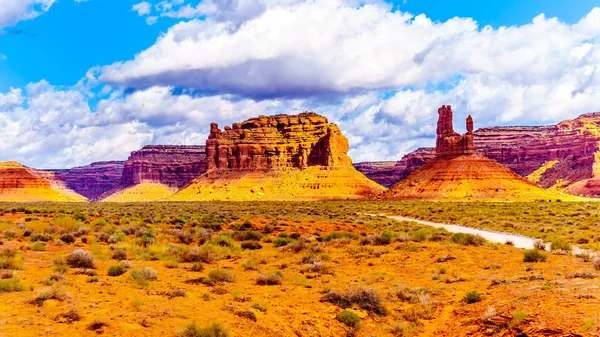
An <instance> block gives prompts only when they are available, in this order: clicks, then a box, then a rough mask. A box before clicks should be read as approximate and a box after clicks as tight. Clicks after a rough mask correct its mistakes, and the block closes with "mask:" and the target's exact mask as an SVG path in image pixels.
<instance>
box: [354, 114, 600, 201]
mask: <svg viewBox="0 0 600 337" xmlns="http://www.w3.org/2000/svg"><path fill="white" fill-rule="evenodd" d="M473 141H474V145H475V148H476V150H477V152H479V153H482V154H484V155H485V156H486V157H488V158H490V159H493V160H495V161H497V162H499V163H501V164H503V165H505V166H507V167H509V168H510V169H511V170H513V171H514V172H516V173H518V174H519V175H521V176H524V177H526V176H529V175H530V174H532V173H533V172H534V171H536V170H538V169H540V168H542V167H544V166H545V165H547V164H548V163H551V162H553V161H556V163H555V164H554V165H552V166H551V167H550V168H548V169H547V170H545V171H544V172H543V173H542V174H541V175H540V178H539V180H537V181H536V182H537V183H538V184H540V185H541V186H542V187H546V188H548V187H552V186H557V187H565V188H568V187H569V186H571V185H573V184H575V183H576V182H580V181H585V182H586V184H584V185H582V184H577V186H578V188H577V189H574V190H572V192H574V193H577V194H582V195H589V196H596V195H598V193H600V186H598V187H594V186H595V185H597V183H596V179H592V178H594V177H595V174H594V165H595V164H596V163H597V162H598V160H597V159H596V156H597V153H598V151H599V148H598V142H599V141H600V113H590V114H584V115H581V116H579V117H577V118H576V119H574V120H567V121H564V122H561V123H558V124H557V125H552V126H534V127H531V126H515V127H488V128H481V129H478V130H476V131H475V132H474V133H473ZM434 155H435V149H434V148H420V149H418V150H416V151H413V152H411V153H409V154H407V155H406V156H404V158H402V160H400V161H399V162H398V163H397V164H396V165H395V167H394V169H393V170H390V171H388V172H389V176H387V177H385V180H381V178H379V177H378V176H377V175H374V176H373V175H371V176H369V174H370V173H369V170H370V169H369V167H368V165H367V166H359V167H358V168H359V170H361V171H363V172H365V173H366V175H367V176H369V177H370V178H372V179H374V180H375V181H377V182H382V181H383V182H389V181H395V182H397V181H400V180H402V179H404V177H406V176H407V175H408V174H409V173H410V172H412V171H414V170H415V169H416V168H418V167H420V166H422V165H424V164H426V163H427V162H428V161H429V160H431V159H432V158H433V157H434ZM415 158H416V159H415ZM590 179H591V180H592V181H589V182H588V180H590ZM585 186H587V187H585Z"/></svg>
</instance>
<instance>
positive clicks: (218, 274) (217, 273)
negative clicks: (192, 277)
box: [208, 268, 235, 283]
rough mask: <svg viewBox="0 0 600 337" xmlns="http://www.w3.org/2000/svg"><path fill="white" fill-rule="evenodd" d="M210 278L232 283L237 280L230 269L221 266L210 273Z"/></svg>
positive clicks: (212, 280)
mask: <svg viewBox="0 0 600 337" xmlns="http://www.w3.org/2000/svg"><path fill="white" fill-rule="evenodd" d="M208 280H209V281H210V282H216V283H231V282H235V277H234V275H233V273H232V272H230V271H229V270H225V269H221V268H219V269H213V270H211V271H210V272H209V273H208Z"/></svg>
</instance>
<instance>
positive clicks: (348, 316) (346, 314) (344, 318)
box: [336, 310, 360, 328]
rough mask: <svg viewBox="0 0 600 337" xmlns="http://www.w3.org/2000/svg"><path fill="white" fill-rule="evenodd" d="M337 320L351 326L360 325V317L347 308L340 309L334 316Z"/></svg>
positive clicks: (356, 326)
mask: <svg viewBox="0 0 600 337" xmlns="http://www.w3.org/2000/svg"><path fill="white" fill-rule="evenodd" d="M336 318H337V320H338V321H340V322H342V323H344V324H346V325H347V326H349V327H351V328H358V327H360V317H359V316H358V315H357V314H355V313H353V312H352V311H349V310H342V311H340V313H338V314H337V316H336Z"/></svg>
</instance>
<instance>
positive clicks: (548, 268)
mask: <svg viewBox="0 0 600 337" xmlns="http://www.w3.org/2000/svg"><path fill="white" fill-rule="evenodd" d="M257 222H258V223H260V221H257ZM265 222H266V220H265ZM288 226H289V227H287V228H284V230H286V231H287V232H288V233H291V232H294V231H297V232H300V233H302V234H303V235H310V234H311V233H313V232H314V231H315V230H317V229H319V230H321V231H322V232H325V233H326V232H331V231H336V230H337V231H339V230H351V231H354V232H355V233H360V232H361V231H365V232H369V231H368V230H367V229H366V228H361V227H359V226H353V227H344V226H343V225H338V224H332V223H323V222H313V223H302V224H298V223H294V222H289V225H288ZM259 227H260V225H259ZM276 234H277V233H274V234H272V235H273V236H275V235H276ZM90 237H91V235H90ZM29 245H30V242H26V241H23V242H18V241H14V240H13V241H5V242H4V245H3V246H1V247H0V248H1V249H4V248H12V249H17V248H24V247H26V246H29ZM263 246H264V248H263V249H262V250H257V251H243V252H242V253H241V255H240V256H238V257H234V258H233V259H230V260H221V261H218V262H216V263H214V264H212V265H211V264H205V265H204V267H205V270H204V271H202V272H191V271H188V270H187V268H188V266H189V264H185V263H180V264H179V266H178V268H173V269H168V268H166V267H165V266H164V261H153V262H148V261H131V262H132V263H133V265H134V268H138V267H141V266H150V267H152V268H154V269H156V270H157V271H158V277H159V280H158V281H156V282H151V283H150V286H149V287H148V288H141V287H140V286H138V285H137V284H136V283H135V282H134V281H133V280H131V279H130V277H129V273H127V274H125V275H122V276H119V277H109V276H107V275H106V272H107V270H108V268H109V267H110V266H111V265H115V264H116V261H112V260H110V259H109V258H107V257H108V256H110V251H109V249H108V246H107V245H105V244H103V245H102V247H103V248H104V252H103V254H102V255H104V256H105V257H104V258H98V257H99V256H96V257H97V258H96V271H97V273H98V275H99V277H100V281H99V282H97V283H88V282H87V280H88V278H89V277H88V276H83V275H73V274H72V269H71V270H70V271H69V272H67V273H66V274H65V276H66V278H67V283H66V285H65V286H64V288H65V290H66V292H67V293H68V294H69V296H70V297H69V299H68V300H65V301H63V302H58V301H55V300H50V301H47V302H46V303H45V304H44V305H43V306H42V307H37V306H35V305H32V304H28V303H26V302H27V301H28V300H29V299H31V298H33V297H34V296H35V294H36V293H37V291H38V290H39V289H41V288H44V287H45V286H44V285H42V284H40V282H41V281H42V279H44V278H45V277H47V276H49V275H50V274H52V268H53V262H52V261H53V259H54V257H55V256H56V255H57V254H59V253H63V254H64V253H68V252H70V251H72V250H74V249H76V247H80V248H84V249H86V250H88V251H90V250H91V249H92V247H91V245H90V244H83V243H82V242H81V241H80V240H79V239H78V240H77V241H76V243H75V244H73V245H63V246H56V245H54V244H53V243H49V246H48V250H46V251H42V252H34V251H31V250H23V251H22V256H23V257H24V265H23V268H22V269H21V270H18V271H17V275H18V277H19V278H20V279H21V281H22V283H23V284H24V285H25V286H26V290H25V291H23V292H13V293H0V336H42V335H44V336H46V335H50V336H52V335H56V336H67V335H69V336H91V335H94V334H95V332H92V331H90V330H87V329H86V327H87V326H88V325H89V324H90V323H91V322H92V321H94V320H101V321H103V322H106V323H108V326H106V327H104V328H102V329H101V330H99V331H97V333H103V334H104V335H108V336H176V335H177V333H178V331H179V330H180V329H181V328H182V327H183V326H185V325H186V324H187V323H189V322H191V321H196V322H198V324H199V325H205V324H208V323H210V322H213V321H219V322H222V323H223V324H224V325H225V326H227V327H228V328H229V330H230V332H231V335H232V336H255V337H257V336H344V335H345V334H346V332H347V331H348V330H349V329H348V328H347V327H346V326H344V325H343V324H342V323H340V322H338V321H337V320H336V319H335V315H336V314H337V313H338V312H339V311H341V309H340V308H338V307H337V306H335V305H333V304H330V303H321V302H320V298H321V297H322V292H323V290H324V289H326V288H331V289H347V288H348V287H354V286H365V287H369V288H374V289H377V291H378V292H379V294H381V295H382V297H383V299H384V304H385V306H386V308H387V310H388V312H389V313H388V315H386V316H384V317H380V316H377V315H374V314H367V313H363V312H361V311H360V310H358V311H357V312H359V313H360V315H361V316H363V317H364V318H363V319H362V325H361V328H360V329H359V330H358V332H357V334H356V335H357V336H392V334H391V332H390V329H391V328H392V327H393V326H394V325H395V324H397V322H402V321H403V320H404V317H405V316H406V315H407V313H408V312H409V311H410V309H411V308H414V309H419V308H420V304H418V303H409V302H405V301H402V300H400V299H399V298H398V297H397V296H396V294H397V293H398V292H399V291H401V290H402V289H407V288H418V287H424V288H427V289H428V291H430V292H431V295H430V298H429V299H428V303H431V304H433V305H434V309H433V315H432V317H431V319H418V322H419V323H418V324H419V328H418V331H416V332H415V333H414V334H412V335H415V336H487V335H489V336H492V335H493V336H516V335H518V333H519V331H520V330H525V331H526V332H527V333H528V334H527V336H537V335H548V336H563V335H567V333H581V334H582V335H585V336H598V335H600V334H599V333H598V331H599V330H598V326H599V324H600V310H598V308H600V299H599V298H598V296H600V295H598V289H599V286H600V279H598V278H596V279H581V278H569V277H568V276H569V275H571V274H572V273H575V272H590V273H593V274H597V272H596V271H595V270H594V269H593V268H592V266H591V264H590V263H586V262H584V261H583V260H582V259H579V258H576V257H572V256H558V255H551V254H549V256H548V261H547V262H545V263H533V264H531V263H524V262H522V258H523V252H522V251H521V250H519V249H515V248H513V247H510V246H504V245H502V246H495V247H465V246H459V245H456V244H452V243H449V242H441V243H440V242H406V243H397V242H396V243H392V244H391V245H388V246H360V245H359V244H358V242H357V241H356V240H355V241H352V242H350V243H346V242H328V243H322V246H323V252H322V253H320V254H321V255H322V254H328V255H329V261H326V262H325V263H326V265H327V266H328V267H329V268H330V270H331V271H332V272H333V274H332V275H318V274H301V273H300V269H301V268H302V265H301V264H300V260H301V258H302V257H303V256H304V255H306V254H307V253H306V252H300V253H293V252H291V251H289V250H287V249H286V248H273V247H272V245H271V244H266V243H263ZM410 246H414V248H410V249H407V248H408V247H410ZM413 250H416V251H413ZM378 252H379V253H381V252H385V254H383V255H381V256H379V257H377V255H378V254H377V253H378ZM445 255H452V256H454V257H456V259H455V260H451V261H447V262H442V263H440V262H436V260H437V259H438V258H439V257H441V256H445ZM249 258H256V259H259V260H260V259H262V260H264V261H265V263H264V264H261V265H260V270H261V271H265V272H266V271H274V270H281V271H282V272H283V274H284V280H283V283H282V285H276V286H257V285H255V282H254V280H255V277H256V275H257V274H258V272H257V271H251V270H249V271H246V270H244V269H243V268H242V267H241V264H242V263H243V262H244V261H247V260H248V259H249ZM282 265H287V266H286V267H282ZM490 266H492V267H491V268H490ZM493 266H498V268H497V269H496V268H494V267H493ZM217 267H221V268H226V269H229V270H231V271H233V273H234V274H235V276H236V281H235V283H231V284H223V285H218V286H213V287H211V286H207V285H201V284H194V285H192V284H186V283H185V281H186V280H190V279H196V278H199V277H202V276H206V274H207V272H209V271H210V270H212V269H214V268H217ZM526 267H530V268H531V270H530V271H526ZM441 268H445V269H446V272H445V274H443V275H440V279H439V280H434V279H433V277H432V275H438V274H439V271H440V269H441ZM486 268H487V269H486ZM532 276H541V278H543V280H542V279H538V278H534V277H532ZM460 278H463V279H464V280H463V281H459V282H454V283H449V282H452V281H453V280H458V279H460ZM530 279H531V280H530ZM492 280H499V281H502V280H505V281H506V282H507V283H505V284H500V285H496V286H492V285H491V284H492ZM30 288H31V289H33V290H31V289H30ZM217 288H219V289H225V293H224V294H222V295H218V294H215V293H214V290H215V289H217ZM171 289H184V290H185V292H186V297H177V298H173V299H168V298H167V297H166V296H164V295H161V293H162V292H165V291H169V290H171ZM471 290H476V291H478V292H479V293H481V294H482V301H481V302H478V303H474V304H465V303H463V302H462V301H461V299H462V297H463V296H464V295H465V293H466V292H468V291H471ZM238 292H239V293H238ZM205 293H208V294H210V300H204V299H203V298H202V295H203V294H205ZM232 293H233V294H232ZM582 296H584V297H582ZM586 297H587V298H586ZM135 301H138V304H140V303H141V304H140V305H139V310H138V309H137V308H136V306H135V305H134V303H135ZM255 303H260V304H261V305H264V306H265V307H266V308H267V311H266V312H265V313H262V312H260V311H259V310H256V309H253V308H252V306H253V304H255ZM490 306H492V307H494V308H495V311H496V312H497V315H496V316H495V317H493V318H492V319H491V320H492V321H493V322H495V323H496V324H497V325H500V326H502V325H503V327H495V326H494V324H492V323H490V322H488V323H484V322H482V319H481V317H482V315H483V314H484V312H486V310H487V309H488V308H489V307H490ZM71 309H75V310H78V311H79V313H80V314H81V316H82V319H81V321H79V322H75V323H73V324H66V323H58V322H56V321H55V320H54V319H55V317H56V316H57V314H60V313H65V312H67V311H69V310H71ZM240 310H250V311H253V312H254V313H255V314H256V316H257V322H253V321H251V320H248V319H246V318H242V317H238V316H236V315H235V314H234V312H236V311H240ZM517 312H526V313H528V317H527V318H526V319H525V320H524V321H523V322H521V323H519V322H515V320H514V319H513V314H514V313H517ZM543 329H547V332H546V333H544V332H543V331H544V330H543ZM397 336H400V335H397Z"/></svg>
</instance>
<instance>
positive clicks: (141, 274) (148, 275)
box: [131, 267, 158, 286]
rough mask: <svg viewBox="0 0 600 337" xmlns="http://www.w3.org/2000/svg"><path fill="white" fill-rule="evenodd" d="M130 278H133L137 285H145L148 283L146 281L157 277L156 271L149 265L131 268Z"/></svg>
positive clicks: (154, 279)
mask: <svg viewBox="0 0 600 337" xmlns="http://www.w3.org/2000/svg"><path fill="white" fill-rule="evenodd" d="M131 278H133V279H134V280H135V281H136V282H137V283H138V284H139V285H141V286H146V285H148V281H156V280H157V279H158V272H157V271H156V270H154V269H152V268H150V267H143V268H140V269H136V270H132V271H131Z"/></svg>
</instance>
